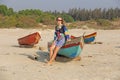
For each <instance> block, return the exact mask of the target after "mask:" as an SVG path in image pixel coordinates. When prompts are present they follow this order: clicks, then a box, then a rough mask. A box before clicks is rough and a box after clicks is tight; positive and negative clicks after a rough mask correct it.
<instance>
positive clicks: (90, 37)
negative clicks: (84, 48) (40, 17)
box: [84, 32, 97, 43]
mask: <svg viewBox="0 0 120 80" xmlns="http://www.w3.org/2000/svg"><path fill="white" fill-rule="evenodd" d="M96 35H97V32H94V33H91V34H88V35H85V36H84V42H85V43H91V42H93V41H94V40H95V37H96Z"/></svg>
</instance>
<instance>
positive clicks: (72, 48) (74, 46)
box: [48, 36, 84, 58]
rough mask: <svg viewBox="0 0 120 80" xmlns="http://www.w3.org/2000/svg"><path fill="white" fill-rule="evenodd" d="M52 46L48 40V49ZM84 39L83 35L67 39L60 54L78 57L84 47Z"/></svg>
mask: <svg viewBox="0 0 120 80" xmlns="http://www.w3.org/2000/svg"><path fill="white" fill-rule="evenodd" d="M50 46H51V42H48V50H49V48H50ZM83 46H84V40H83V37H82V36H81V37H77V38H74V39H71V41H67V42H66V43H65V45H64V46H63V47H62V48H61V49H60V50H59V52H58V55H62V56H65V57H68V58H75V57H78V56H79V55H80V54H81V52H82V49H83Z"/></svg>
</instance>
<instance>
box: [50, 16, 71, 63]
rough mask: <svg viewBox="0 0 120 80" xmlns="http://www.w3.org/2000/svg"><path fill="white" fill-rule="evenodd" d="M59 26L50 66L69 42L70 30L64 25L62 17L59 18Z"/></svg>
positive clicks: (51, 50) (51, 48) (56, 29)
mask: <svg viewBox="0 0 120 80" xmlns="http://www.w3.org/2000/svg"><path fill="white" fill-rule="evenodd" d="M56 21H57V26H56V27H55V34H54V41H53V43H52V45H51V47H50V54H49V55H50V56H49V58H50V60H49V61H48V64H49V65H51V64H52V62H53V61H54V60H55V58H56V55H57V53H58V51H59V50H60V48H61V47H62V46H63V45H64V44H65V42H66V41H67V40H69V35H68V30H67V28H66V26H65V25H64V23H63V19H62V18H61V17H57V19H56Z"/></svg>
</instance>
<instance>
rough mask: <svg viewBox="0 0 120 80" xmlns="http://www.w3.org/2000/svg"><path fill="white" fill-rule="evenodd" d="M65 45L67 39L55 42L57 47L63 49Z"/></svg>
mask: <svg viewBox="0 0 120 80" xmlns="http://www.w3.org/2000/svg"><path fill="white" fill-rule="evenodd" d="M64 44H65V38H62V39H60V40H55V46H58V47H62V46H63V45H64Z"/></svg>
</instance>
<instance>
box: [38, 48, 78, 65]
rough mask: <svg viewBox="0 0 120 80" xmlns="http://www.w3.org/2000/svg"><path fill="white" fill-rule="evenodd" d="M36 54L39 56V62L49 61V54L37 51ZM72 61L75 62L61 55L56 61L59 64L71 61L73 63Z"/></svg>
mask: <svg viewBox="0 0 120 80" xmlns="http://www.w3.org/2000/svg"><path fill="white" fill-rule="evenodd" d="M36 54H37V55H38V56H37V60H38V61H40V62H46V61H48V60H49V52H44V51H40V50H39V51H37V52H36ZM72 60H75V59H73V58H68V57H65V56H61V55H57V57H56V59H55V61H57V62H63V63H64V62H69V61H72ZM79 60H80V58H79V59H78V58H77V61H79Z"/></svg>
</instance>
